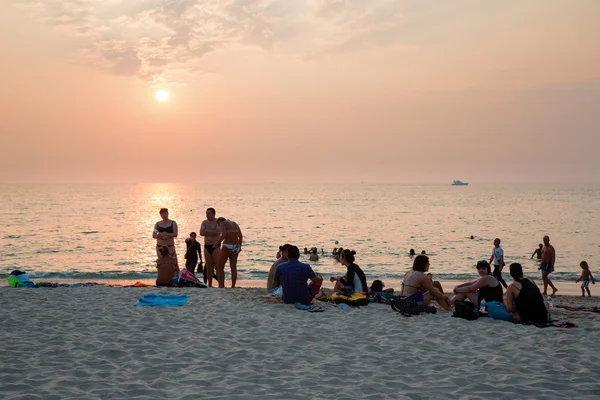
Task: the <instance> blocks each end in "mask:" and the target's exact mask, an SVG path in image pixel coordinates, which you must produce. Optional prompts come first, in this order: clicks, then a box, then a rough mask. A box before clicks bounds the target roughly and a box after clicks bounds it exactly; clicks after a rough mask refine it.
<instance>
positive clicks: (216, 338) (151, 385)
mask: <svg viewBox="0 0 600 400" xmlns="http://www.w3.org/2000/svg"><path fill="white" fill-rule="evenodd" d="M147 293H168V294H188V295H189V299H188V302H187V304H186V305H185V306H183V307H177V308H174V307H156V308H151V307H134V306H133V305H134V304H135V303H136V302H137V301H138V300H139V299H140V298H141V297H142V296H144V295H145V294H147ZM555 302H556V304H557V305H560V304H568V305H579V304H587V305H595V306H597V305H598V300H597V298H592V299H591V300H590V299H584V300H582V299H580V298H577V297H569V296H557V298H556V300H555ZM0 303H1V304H2V305H3V310H4V315H3V322H2V325H1V329H0V334H1V335H2V338H3V340H2V344H1V345H0V346H1V347H0V349H1V350H0V360H1V362H0V365H1V366H2V367H1V371H0V377H1V379H0V397H2V398H5V399H24V398H41V399H81V398H89V399H109V398H110V399H121V398H140V399H141V398H144V399H146V398H147V399H155V398H170V399H171V398H172V399H193V398H194V399H195V398H215V399H265V398H269V399H330V398H362V399H382V398H384V399H385V398H390V399H448V398H456V399H457V398H462V399H478V398H479V399H484V398H485V399H491V398H493V399H513V398H540V399H542V398H553V399H596V398H598V393H600V369H599V366H600V351H599V350H600V343H599V342H598V340H597V338H598V330H599V329H600V314H594V313H589V312H569V311H566V310H560V309H555V310H554V311H553V318H557V319H568V320H569V321H572V322H575V323H576V324H578V325H579V328H577V329H559V328H552V327H551V328H546V329H539V328H536V327H534V326H520V325H513V324H511V323H507V322H501V321H494V320H492V319H488V318H485V319H480V320H477V321H472V322H470V321H466V320H462V319H457V318H452V317H451V316H450V313H448V312H439V313H437V314H436V315H421V316H418V317H411V318H406V317H402V316H400V315H398V314H397V313H394V312H393V311H392V310H391V309H390V307H389V306H387V305H382V304H371V305H369V306H367V307H361V308H357V309H352V310H349V311H344V310H341V309H339V308H336V307H333V306H331V305H327V304H325V305H324V307H325V312H322V313H308V312H305V311H300V310H296V309H295V308H294V307H293V306H291V305H283V304H279V303H278V300H277V299H275V298H272V297H270V296H268V295H266V294H265V293H264V292H263V291H262V290H259V289H235V290H217V289H213V290H210V289H193V288H186V289H165V288H160V289H159V288H110V287H87V288H85V287H84V288H53V289H50V288H40V289H13V288H9V287H2V288H0Z"/></svg>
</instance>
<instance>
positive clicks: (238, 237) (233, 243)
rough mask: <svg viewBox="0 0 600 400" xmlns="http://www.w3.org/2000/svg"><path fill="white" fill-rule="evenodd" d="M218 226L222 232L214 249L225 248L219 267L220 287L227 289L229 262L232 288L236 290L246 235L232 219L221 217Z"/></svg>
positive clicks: (221, 254)
mask: <svg viewBox="0 0 600 400" xmlns="http://www.w3.org/2000/svg"><path fill="white" fill-rule="evenodd" d="M217 224H218V225H219V231H220V234H219V240H217V243H215V245H214V246H213V247H214V248H215V249H217V248H219V247H220V246H221V243H223V248H222V249H221V253H220V254H219V266H218V267H217V279H218V281H219V287H220V288H224V287H225V264H226V263H227V260H229V266H230V267H231V287H232V288H234V287H235V284H236V282H237V260H238V256H239V253H240V251H242V242H243V241H244V235H243V234H242V230H241V229H240V226H239V225H238V224H237V223H236V222H234V221H232V220H230V219H227V218H223V217H219V218H218V219H217Z"/></svg>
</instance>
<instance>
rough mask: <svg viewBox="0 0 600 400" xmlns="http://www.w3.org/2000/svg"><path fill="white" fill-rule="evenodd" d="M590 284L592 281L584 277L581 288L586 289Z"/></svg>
mask: <svg viewBox="0 0 600 400" xmlns="http://www.w3.org/2000/svg"><path fill="white" fill-rule="evenodd" d="M589 285H590V281H589V280H587V279H584V280H582V281H581V288H582V289H585V288H586V287H588V286H589Z"/></svg>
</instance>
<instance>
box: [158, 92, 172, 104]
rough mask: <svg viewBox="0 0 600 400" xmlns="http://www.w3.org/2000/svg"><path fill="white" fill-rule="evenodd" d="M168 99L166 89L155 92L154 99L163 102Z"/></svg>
mask: <svg viewBox="0 0 600 400" xmlns="http://www.w3.org/2000/svg"><path fill="white" fill-rule="evenodd" d="M168 99H169V93H168V92H167V91H166V90H159V91H158V92H156V100H158V101H160V102H161V103H164V102H165V101H167V100H168Z"/></svg>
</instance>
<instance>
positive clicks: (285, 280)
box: [273, 246, 323, 305]
mask: <svg viewBox="0 0 600 400" xmlns="http://www.w3.org/2000/svg"><path fill="white" fill-rule="evenodd" d="M288 258H289V261H288V262H285V263H282V264H279V266H278V267H277V271H276V272H275V279H274V282H273V286H275V287H277V286H279V284H281V288H282V289H283V295H282V296H281V297H282V299H283V302H284V303H292V304H293V303H301V304H306V305H309V304H310V303H311V302H312V300H313V299H314V298H315V297H316V296H317V294H318V293H319V288H320V287H321V284H322V283H323V277H322V276H321V275H317V274H315V272H314V271H313V270H312V268H311V267H310V265H308V264H304V263H301V262H300V261H298V259H299V258H300V250H299V249H298V247H296V246H290V248H289V249H288ZM308 280H310V281H311V283H310V284H309V285H307V284H306V282H307V281H308Z"/></svg>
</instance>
